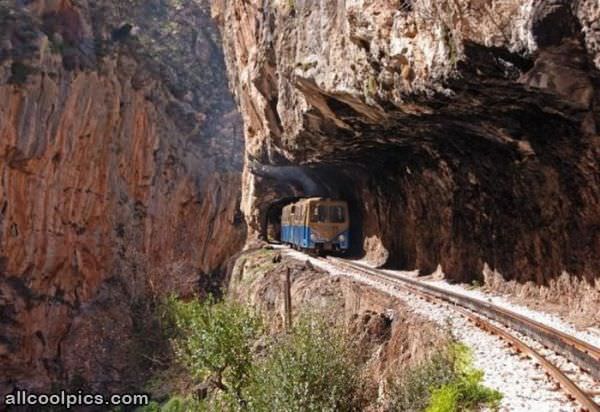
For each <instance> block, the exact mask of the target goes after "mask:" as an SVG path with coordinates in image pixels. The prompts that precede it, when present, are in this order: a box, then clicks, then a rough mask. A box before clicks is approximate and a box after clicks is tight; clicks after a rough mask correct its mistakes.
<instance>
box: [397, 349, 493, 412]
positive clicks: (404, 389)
mask: <svg viewBox="0 0 600 412" xmlns="http://www.w3.org/2000/svg"><path fill="white" fill-rule="evenodd" d="M482 381H483V372H482V371H480V370H477V369H475V368H474V367H473V366H472V358H471V352H470V349H469V348H468V347H467V346H465V345H464V344H461V343H457V342H451V343H450V344H448V346H447V347H446V348H445V349H444V350H442V351H440V352H438V353H435V354H433V355H432V356H431V357H430V358H429V359H427V360H426V361H424V362H422V363H421V364H420V365H417V366H416V367H414V368H411V369H409V370H408V371H406V372H405V373H403V374H402V375H399V376H397V377H395V378H394V379H392V380H391V382H390V396H389V398H390V408H389V409H390V410H392V411H422V410H425V411H427V412H455V411H468V410H476V409H477V408H478V407H480V406H483V405H485V406H487V407H488V408H492V409H493V408H496V407H497V406H498V404H499V401H500V399H502V395H501V394H500V392H498V391H496V390H494V389H490V388H487V387H485V386H483V385H482V383H481V382H482Z"/></svg>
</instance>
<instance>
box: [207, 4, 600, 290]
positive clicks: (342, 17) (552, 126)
mask: <svg viewBox="0 0 600 412" xmlns="http://www.w3.org/2000/svg"><path fill="white" fill-rule="evenodd" d="M213 14H214V16H215V17H216V18H217V20H218V21H219V22H220V24H221V25H222V27H223V40H224V47H225V56H226V61H227V66H228V72H229V77H230V79H231V82H232V86H233V88H234V90H235V93H236V95H237V99H238V101H239V104H240V107H241V110H242V114H243V117H244V124H245V130H244V132H245V136H246V151H247V158H248V162H247V167H246V169H245V172H244V177H243V187H244V189H243V200H242V209H243V211H244V213H245V215H246V218H247V220H248V223H249V238H250V239H258V238H260V237H264V236H265V235H266V232H267V229H268V226H269V219H271V218H272V216H276V215H277V210H275V211H273V210H272V209H273V207H275V208H276V209H278V208H280V207H281V204H283V203H285V202H286V201H289V200H291V199H294V198H295V197H297V196H303V195H304V196H305V195H314V194H317V195H322V196H336V197H337V196H340V197H344V198H346V199H348V200H349V202H350V207H351V209H352V212H351V215H352V218H353V221H354V223H353V230H352V233H351V238H352V239H351V242H353V243H354V245H355V247H357V249H358V250H356V251H355V252H356V253H357V254H362V255H365V254H366V257H367V258H369V259H371V260H372V261H374V262H376V263H379V264H383V263H387V264H388V265H390V266H395V267H399V268H402V269H409V270H412V269H415V268H416V269H420V270H421V272H422V273H431V272H432V271H434V270H435V269H436V268H437V267H438V265H441V268H442V270H443V271H444V272H445V273H446V274H447V276H449V277H451V278H453V279H456V280H465V281H471V280H474V279H482V271H483V269H484V267H486V265H487V267H489V270H495V271H497V272H499V273H500V274H501V275H502V276H503V277H504V278H505V279H513V280H516V281H517V282H528V281H532V282H534V283H536V284H538V285H543V284H547V283H548V282H550V281H551V280H552V279H554V278H556V277H558V276H560V275H561V274H564V273H566V274H567V276H573V277H575V278H577V279H586V280H587V281H592V282H593V281H594V280H595V279H596V278H597V276H598V275H599V274H600V259H599V258H598V257H599V256H600V230H599V228H600V141H599V137H598V133H597V124H598V114H599V112H598V106H597V103H598V96H599V95H598V91H599V90H600V89H599V87H598V86H599V83H598V79H599V78H598V74H599V72H598V67H600V55H599V54H598V44H600V42H599V40H600V30H599V26H598V21H597V19H598V16H599V15H600V10H599V8H598V6H597V3H596V2H593V1H588V0H581V1H566V0H547V1H539V0H528V1H520V0H506V1H490V0H482V1H466V0H465V1H463V0H455V1H433V0H395V1H387V0H386V1H381V0H352V1H350V0H346V1H328V0H292V1H287V0H285V1H283V0H281V1H270V0H269V1H266V0H264V1H261V0H253V1H249V2H248V1H243V0H232V1H217V2H215V4H214V5H213ZM274 205H275V206H274ZM592 284H593V283H592Z"/></svg>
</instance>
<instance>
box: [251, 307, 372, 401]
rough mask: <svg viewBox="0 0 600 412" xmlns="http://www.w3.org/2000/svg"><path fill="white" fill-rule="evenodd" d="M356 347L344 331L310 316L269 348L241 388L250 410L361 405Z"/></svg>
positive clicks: (358, 362)
mask: <svg viewBox="0 0 600 412" xmlns="http://www.w3.org/2000/svg"><path fill="white" fill-rule="evenodd" d="M360 368H361V363H360V360H359V356H358V352H357V351H356V350H355V348H354V347H353V345H352V344H351V341H350V339H349V338H348V337H347V335H346V334H345V333H344V332H343V331H342V330H341V329H340V328H338V327H331V326H329V325H327V324H326V323H325V322H324V321H322V320H319V319H317V318H316V317H315V316H307V317H304V318H302V319H300V320H299V322H298V323H297V325H296V326H295V327H294V328H293V330H292V331H291V332H290V333H289V334H288V335H286V336H284V337H282V338H281V339H280V340H279V341H277V342H275V343H274V344H273V345H272V347H271V348H270V354H269V355H268V356H267V357H266V358H265V359H264V360H263V361H262V362H261V364H260V365H259V366H258V367H257V369H256V370H255V376H254V379H253V381H252V383H251V385H250V386H249V388H248V389H247V398H248V402H249V406H250V408H249V409H250V410H253V411H273V410H285V411H289V412H294V411H352V410H361V407H362V406H363V405H364V404H365V399H366V397H365V396H364V394H365V393H366V392H365V387H366V385H365V384H364V380H363V379H362V377H361V373H360V372H361V370H360Z"/></svg>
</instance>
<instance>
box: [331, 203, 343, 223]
mask: <svg viewBox="0 0 600 412" xmlns="http://www.w3.org/2000/svg"><path fill="white" fill-rule="evenodd" d="M329 217H330V219H331V222H333V223H343V222H344V208H343V207H342V206H331V207H330V208H329Z"/></svg>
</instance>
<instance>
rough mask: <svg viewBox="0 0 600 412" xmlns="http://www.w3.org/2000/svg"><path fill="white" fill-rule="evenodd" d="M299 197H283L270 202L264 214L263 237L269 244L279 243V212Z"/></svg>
mask: <svg viewBox="0 0 600 412" xmlns="http://www.w3.org/2000/svg"><path fill="white" fill-rule="evenodd" d="M300 199H301V197H299V196H294V197H284V198H282V199H279V200H276V201H274V202H272V203H271V204H270V205H269V206H268V208H267V212H266V222H265V227H264V233H263V236H264V238H265V239H266V240H267V242H269V243H279V242H281V211H282V210H283V208H284V207H285V206H287V205H289V204H291V203H294V202H297V201H298V200H300Z"/></svg>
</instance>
